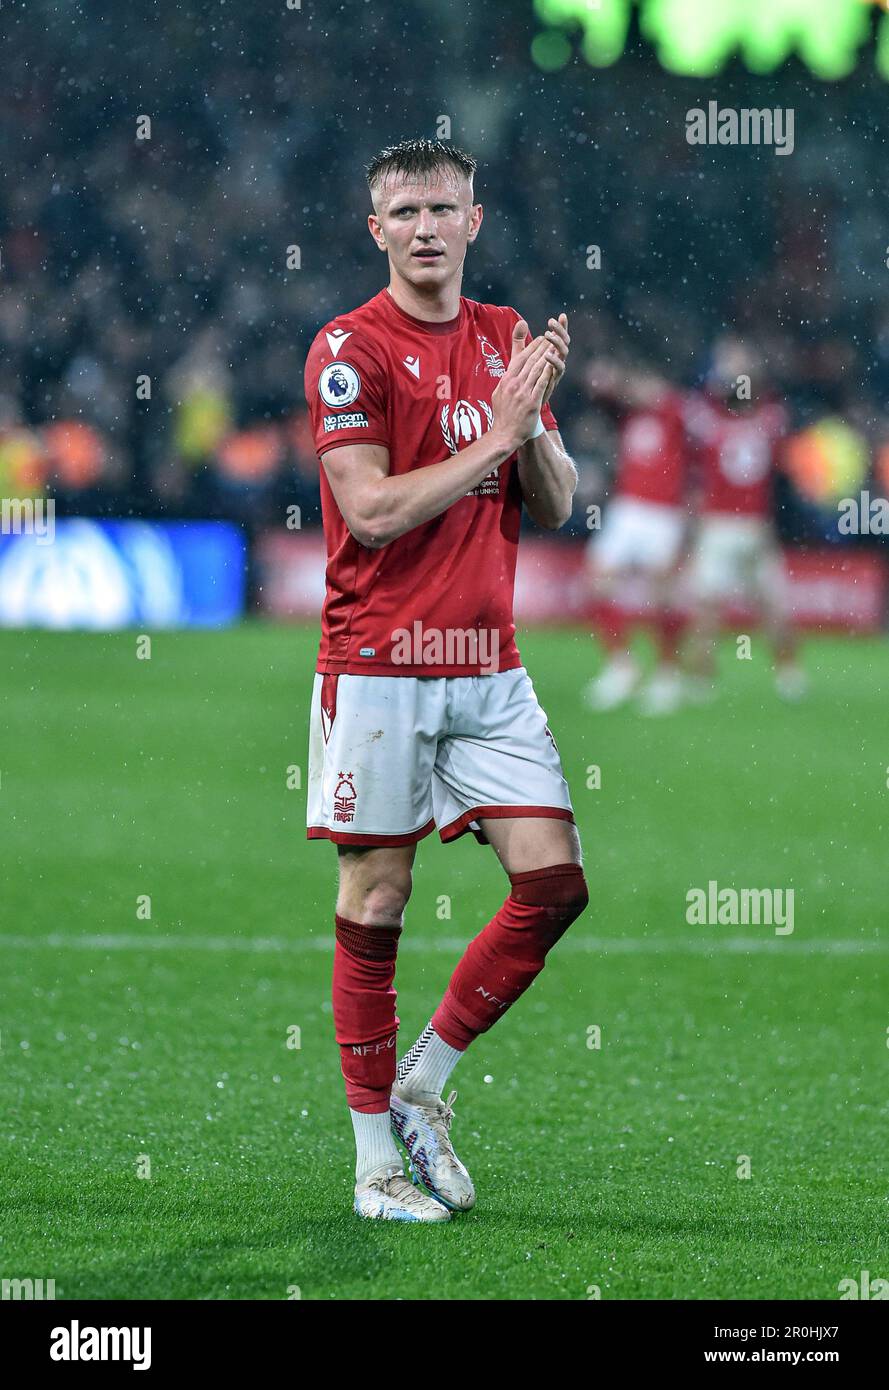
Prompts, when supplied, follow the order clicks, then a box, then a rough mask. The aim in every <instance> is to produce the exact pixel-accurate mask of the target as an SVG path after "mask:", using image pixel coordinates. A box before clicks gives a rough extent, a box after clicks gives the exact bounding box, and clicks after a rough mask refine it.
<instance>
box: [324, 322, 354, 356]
mask: <svg viewBox="0 0 889 1390" xmlns="http://www.w3.org/2000/svg"><path fill="white" fill-rule="evenodd" d="M324 336H325V338H326V339H327V346H328V347H329V348H330V351H331V352H332V353H333V355H334V357H336V355H337V353H338V352H339V350H340V348H341V347H342V345H343V343H344V342H345V341H346V339H347V338H351V336H352V334H351V333H346V332H344V331H343V329H342V328H335V329H334V330H333V332H332V333H325V334H324Z"/></svg>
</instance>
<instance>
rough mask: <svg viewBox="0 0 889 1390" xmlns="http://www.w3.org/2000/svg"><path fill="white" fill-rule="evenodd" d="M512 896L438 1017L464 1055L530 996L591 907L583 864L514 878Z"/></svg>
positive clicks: (441, 1032)
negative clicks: (554, 951) (550, 954)
mask: <svg viewBox="0 0 889 1390" xmlns="http://www.w3.org/2000/svg"><path fill="white" fill-rule="evenodd" d="M510 883H511V884H512V892H511V893H510V895H509V897H508V898H507V899H506V902H505V903H504V904H503V906H502V907H501V909H500V911H499V912H498V913H497V915H496V917H494V918H493V919H492V920H491V921H490V922H489V923H488V925H487V926H486V927H485V928H484V929H483V930H482V931H481V932H480V933H479V934H478V936H477V937H476V938H475V940H474V941H471V942H470V943H469V945H468V946H467V948H466V952H465V954H464V956H463V959H462V960H461V961H460V964H459V965H458V966H457V969H456V970H455V971H454V973H453V975H452V976H451V982H450V984H449V985H448V987H447V990H446V992H445V996H444V998H443V999H442V1001H441V1003H440V1004H439V1006H438V1008H437V1009H436V1011H435V1013H434V1014H433V1015H432V1027H433V1028H434V1029H435V1031H436V1033H437V1034H438V1036H439V1037H440V1038H443V1039H444V1041H445V1042H446V1043H447V1044H448V1046H449V1047H456V1048H459V1049H460V1050H461V1051H463V1049H464V1048H467V1047H468V1046H469V1044H470V1043H471V1042H472V1040H473V1038H476V1037H478V1035H479V1033H484V1032H486V1031H487V1029H488V1028H490V1027H491V1026H492V1024H494V1023H496V1022H497V1019H498V1018H500V1016H501V1015H502V1014H504V1013H505V1012H506V1010H507V1009H508V1008H509V1007H510V1005H511V1004H514V1003H515V1001H516V1000H517V999H518V998H520V997H521V995H523V994H524V992H525V990H526V989H527V988H528V986H529V985H530V984H533V982H534V980H535V979H536V978H537V976H538V975H539V974H540V972H541V970H542V969H543V963H544V959H545V957H546V953H547V951H548V950H549V949H550V947H551V946H554V945H555V943H556V942H557V941H558V940H559V937H560V936H561V935H562V933H563V932H564V931H566V930H567V928H568V927H569V926H570V925H571V923H572V922H573V921H574V919H575V918H576V917H579V916H580V914H581V912H583V909H584V908H585V907H586V905H587V903H588V902H589V893H588V891H587V885H586V880H585V878H584V876H583V869H581V867H580V865H579V864H554V865H553V866H552V867H551V868H549V869H534V870H532V871H531V872H530V873H524V874H511V875H510Z"/></svg>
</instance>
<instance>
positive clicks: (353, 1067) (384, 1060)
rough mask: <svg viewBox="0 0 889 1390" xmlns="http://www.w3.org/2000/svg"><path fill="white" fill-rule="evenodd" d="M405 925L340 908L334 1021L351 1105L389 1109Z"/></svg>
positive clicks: (367, 1111) (370, 1110)
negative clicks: (370, 921) (363, 919)
mask: <svg viewBox="0 0 889 1390" xmlns="http://www.w3.org/2000/svg"><path fill="white" fill-rule="evenodd" d="M400 934H401V927H367V926H362V925H361V923H360V922H350V921H348V920H347V919H346V918H345V917H340V916H339V914H337V918H336V945H335V947H334V954H333V1022H334V1028H335V1030H336V1040H337V1042H338V1043H339V1045H340V1062H341V1065H342V1069H343V1078H344V1080H345V1083H346V1099H347V1100H348V1102H349V1108H350V1109H352V1110H361V1111H363V1112H364V1113H365V1114H367V1115H379V1114H382V1113H383V1112H384V1111H387V1110H388V1109H389V1092H390V1091H391V1090H392V1083H393V1081H394V1080H395V1064H396V1056H395V1035H396V1032H397V1029H398V1016H397V1014H396V1012H395V999H396V993H395V987H394V984H393V981H394V979H395V957H396V954H397V952H398V938H399V935H400Z"/></svg>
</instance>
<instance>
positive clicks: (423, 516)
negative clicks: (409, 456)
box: [322, 324, 554, 550]
mask: <svg viewBox="0 0 889 1390" xmlns="http://www.w3.org/2000/svg"><path fill="white" fill-rule="evenodd" d="M526 333H527V324H525V325H524V327H523V331H522V339H521V342H520V343H519V349H520V350H519V351H518V352H516V353H514V355H513V358H512V360H511V361H510V364H509V367H508V369H507V371H506V374H505V375H504V376H503V377H502V378H501V380H500V382H499V384H498V386H497V390H496V391H495V392H494V395H493V397H492V400H491V405H492V407H493V411H494V423H493V425H492V427H491V429H489V430H488V432H487V434H484V435H482V437H481V439H477V440H476V441H475V443H474V444H470V445H469V447H468V448H466V449H461V450H460V451H459V452H458V453H456V454H454V455H452V456H450V457H449V458H447V459H444V460H442V461H441V462H440V463H435V464H431V465H430V466H428V467H426V468H416V469H414V470H412V471H411V472H410V473H402V474H398V475H395V476H393V475H391V474H390V472H389V450H388V449H387V448H386V447H385V446H384V445H381V444H348V445H344V446H343V447H342V448H339V449H328V450H327V451H326V452H325V453H324V455H323V456H322V463H323V465H324V471H325V473H326V475H327V479H328V481H329V483H330V487H331V491H332V492H333V495H334V498H335V499H336V504H337V506H338V507H339V509H340V512H341V513H342V515H343V519H344V520H345V523H346V525H347V526H348V528H349V530H350V531H351V533H352V535H353V536H354V537H355V539H356V540H357V541H358V543H359V545H364V546H367V547H368V549H370V550H380V549H382V547H383V546H384V545H389V544H390V542H391V541H394V540H397V539H398V537H399V536H403V535H405V534H406V533H407V532H408V531H412V530H413V529H414V527H416V526H422V524H423V523H424V522H426V521H431V520H432V519H433V517H436V516H440V515H441V513H442V512H444V511H446V510H447V509H448V507H450V506H452V505H453V503H454V502H457V501H459V500H460V498H461V497H465V496H466V493H467V492H469V491H470V489H472V488H474V487H475V486H476V485H477V484H478V483H480V482H481V480H482V479H483V478H485V477H487V475H488V474H489V473H491V472H492V471H493V470H494V469H495V468H499V466H500V464H501V463H504V462H505V461H506V459H508V458H509V456H510V454H513V453H515V451H516V449H518V448H519V446H520V445H521V444H522V443H523V442H524V441H525V440H526V439H527V438H528V437H529V435H530V434H531V433H532V432H533V430H534V426H535V423H536V420H537V417H538V415H539V412H540V407H541V404H542V401H543V394H544V391H545V390H546V385H547V380H548V377H549V372H550V368H551V367H552V365H553V360H554V359H553V356H552V352H551V347H550V344H549V343H548V342H547V341H546V339H545V338H538V339H535V340H534V342H532V343H529V344H528V346H527V347H524V348H523V347H522V345H521V343H522V342H523V341H524V337H525V334H526Z"/></svg>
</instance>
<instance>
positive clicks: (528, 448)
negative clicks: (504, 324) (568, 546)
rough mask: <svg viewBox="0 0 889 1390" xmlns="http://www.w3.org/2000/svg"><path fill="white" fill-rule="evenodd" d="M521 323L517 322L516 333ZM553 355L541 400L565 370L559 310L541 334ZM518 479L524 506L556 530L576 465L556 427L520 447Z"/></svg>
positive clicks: (564, 321)
mask: <svg viewBox="0 0 889 1390" xmlns="http://www.w3.org/2000/svg"><path fill="white" fill-rule="evenodd" d="M519 327H520V325H519V324H516V328H515V331H516V333H517V332H518V330H519ZM544 341H545V342H549V344H550V347H551V350H552V353H553V354H554V356H551V357H550V367H551V370H550V371H549V379H548V381H547V384H546V390H545V391H544V393H543V402H544V404H545V403H546V402H547V401H548V400H549V398H550V396H551V395H552V393H553V391H554V390H555V388H556V386H557V385H558V384H559V382H560V381H561V379H562V377H563V376H564V374H565V364H566V362H567V360H568V348H569V345H570V342H571V339H570V338H569V336H568V318H567V315H565V314H560V315H559V317H558V318H557V319H550V321H549V327H548V329H547V332H546V335H545V337H544ZM519 482H520V483H521V485H522V497H523V498H524V502H525V506H526V508H527V510H528V513H529V514H530V516H531V519H532V521H535V522H536V523H537V525H538V526H543V527H544V528H545V529H546V530H547V531H557V530H558V529H559V527H560V526H564V525H565V522H566V521H567V520H568V518H569V517H570V515H571V501H572V498H573V497H574V491H575V488H576V487H577V469H576V468H575V466H574V463H573V461H572V459H571V457H570V455H569V454H568V451H567V450H566V448H565V446H564V444H563V443H562V436H561V435H560V434H559V431H558V430H546V431H545V432H544V433H543V434H538V435H536V436H535V437H534V438H532V439H528V440H526V442H525V443H524V444H523V445H522V446H521V448H520V449H519Z"/></svg>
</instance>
